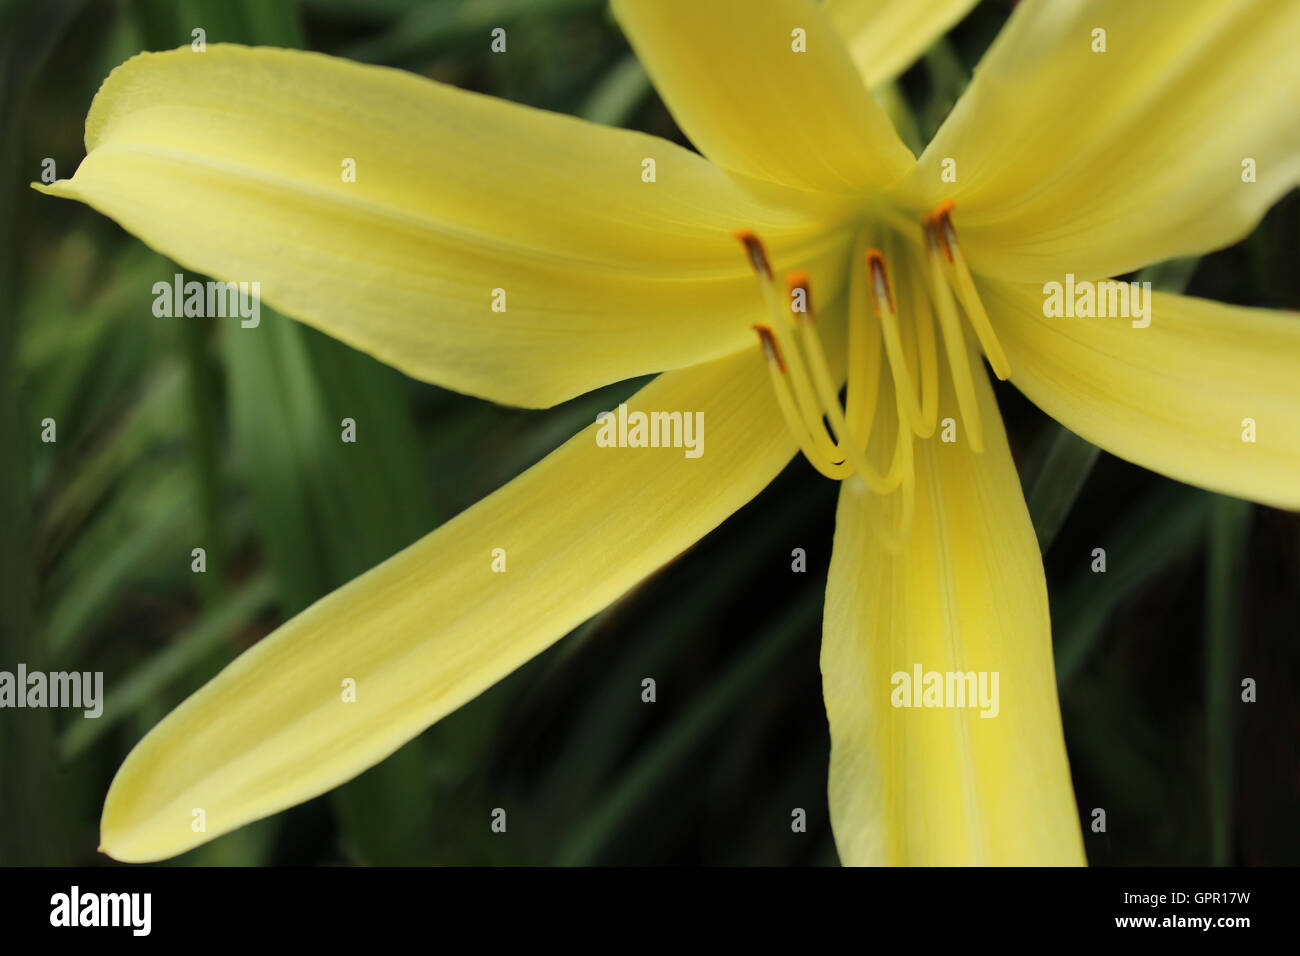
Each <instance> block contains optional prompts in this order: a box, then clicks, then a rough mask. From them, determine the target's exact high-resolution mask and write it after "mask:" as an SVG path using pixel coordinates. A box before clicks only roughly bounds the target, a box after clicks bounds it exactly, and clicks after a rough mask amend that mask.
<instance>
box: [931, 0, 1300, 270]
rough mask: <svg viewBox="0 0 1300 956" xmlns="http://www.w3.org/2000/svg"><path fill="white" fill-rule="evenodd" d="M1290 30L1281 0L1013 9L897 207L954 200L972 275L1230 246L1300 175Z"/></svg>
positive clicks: (1299, 13) (1146, 0)
mask: <svg viewBox="0 0 1300 956" xmlns="http://www.w3.org/2000/svg"><path fill="white" fill-rule="evenodd" d="M1098 30H1104V31H1105V45H1106V51H1105V52H1104V53H1101V52H1093V46H1094V44H1097V45H1098V46H1099V45H1100V40H1101V37H1100V35H1098V36H1097V37H1095V38H1094V32H1095V31H1098ZM1297 36H1300V3H1296V2H1295V0H1231V2H1226V3H1225V2H1224V0H1141V2H1136V3H1135V2H1133V0H1086V2H1085V0H1025V2H1023V3H1021V4H1020V5H1019V7H1017V8H1016V11H1015V12H1014V13H1013V14H1012V16H1011V19H1010V21H1009V22H1008V23H1007V25H1006V27H1005V28H1004V30H1003V32H1002V34H1001V35H1000V36H999V38H998V40H997V41H996V42H995V43H994V45H993V47H992V48H991V49H990V50H989V52H988V53H987V54H986V55H985V57H984V60H983V62H982V63H981V64H980V66H979V68H978V69H977V70H976V72H975V78H974V80H973V81H972V82H971V85H970V87H969V88H968V89H967V91H966V93H965V94H964V95H963V96H962V98H961V100H960V101H959V103H958V104H957V107H956V108H955V109H954V110H953V112H952V114H951V115H950V116H949V118H948V120H947V122H946V123H945V124H944V126H943V128H942V129H940V130H939V133H938V134H937V135H936V137H935V139H934V141H933V142H932V143H931V144H930V146H929V148H927V149H926V151H925V153H924V155H923V156H922V157H921V160H920V161H919V163H918V165H917V167H916V169H915V170H914V172H913V175H912V176H911V177H909V180H910V181H909V183H908V187H909V190H910V191H911V195H912V201H913V203H914V204H915V205H916V207H917V208H932V207H933V206H934V204H935V203H937V202H938V201H939V200H940V199H944V198H951V199H953V200H955V202H956V204H957V211H956V214H955V222H956V224H957V227H958V230H959V231H960V235H961V241H962V244H963V246H964V247H966V249H967V251H968V255H969V258H970V260H971V264H972V267H973V268H975V269H976V270H977V271H979V272H982V273H984V274H986V275H993V276H997V277H1000V278H1006V279H1011V280H1015V281H1024V282H1042V281H1046V280H1048V279H1053V278H1055V279H1060V278H1061V277H1062V275H1063V274H1064V273H1066V272H1073V273H1076V274H1077V275H1079V276H1080V277H1084V278H1096V277H1098V276H1111V275H1122V274H1123V273H1126V272H1130V271H1132V270H1134V269H1137V268H1139V267H1141V266H1143V265H1147V264H1149V263H1152V262H1157V261H1161V260H1164V259H1169V258H1173V257H1176V256H1180V255H1187V254H1192V253H1200V252H1206V251H1209V250H1212V249H1217V248H1220V247H1222V246H1226V245H1229V244H1231V243H1233V242H1236V241H1237V240H1239V239H1241V238H1242V237H1243V236H1245V235H1247V234H1248V233H1249V232H1250V231H1251V229H1253V228H1254V226H1255V224H1256V223H1257V222H1258V221H1259V219H1260V217H1261V216H1262V215H1263V214H1264V212H1265V211H1266V210H1267V209H1268V208H1269V206H1270V205H1272V203H1273V202H1274V201H1276V200H1277V199H1278V197H1279V196H1281V195H1282V194H1283V193H1285V192H1287V191H1288V190H1290V189H1291V188H1292V187H1294V186H1295V185H1296V183H1297V182H1300V122H1297V121H1296V103H1297V101H1298V98H1300V57H1297V56H1296V54H1295V39H1296V37H1297ZM946 159H952V160H954V161H955V163H956V170H955V171H956V177H957V178H956V182H955V183H945V182H943V181H942V178H941V173H942V171H943V163H944V161H945V160H946ZM1250 169H1253V175H1254V178H1255V181H1254V182H1246V181H1243V177H1245V178H1249V176H1248V175H1247V174H1248V171H1249V170H1250Z"/></svg>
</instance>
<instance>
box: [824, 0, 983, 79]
mask: <svg viewBox="0 0 1300 956" xmlns="http://www.w3.org/2000/svg"><path fill="white" fill-rule="evenodd" d="M975 2H976V0H927V2H925V3H917V2H916V0H827V2H826V4H825V7H824V9H825V10H826V17H827V19H829V20H830V22H831V25H832V26H833V27H835V29H836V31H837V32H838V33H839V34H840V36H841V37H843V38H844V43H845V45H847V46H848V48H849V54H850V55H851V56H852V57H853V62H854V63H855V64H856V65H857V68H858V74H859V75H860V76H861V77H862V81H863V82H864V83H866V84H867V86H870V87H875V86H879V85H880V84H882V83H887V82H888V81H890V80H892V79H893V78H894V77H896V76H898V74H900V73H902V72H903V71H904V70H906V69H907V68H908V67H909V66H910V65H911V64H912V61H913V60H915V59H916V58H917V57H919V56H920V55H921V54H922V53H924V52H925V51H926V49H927V48H928V47H929V46H930V44H932V43H933V42H934V41H935V40H937V39H938V38H939V37H941V36H943V34H944V33H946V32H947V31H948V29H949V28H950V27H951V26H952V25H953V24H954V23H956V22H957V21H958V20H960V19H961V18H962V17H964V16H965V15H966V14H967V13H968V12H969V11H970V9H971V7H973V6H975Z"/></svg>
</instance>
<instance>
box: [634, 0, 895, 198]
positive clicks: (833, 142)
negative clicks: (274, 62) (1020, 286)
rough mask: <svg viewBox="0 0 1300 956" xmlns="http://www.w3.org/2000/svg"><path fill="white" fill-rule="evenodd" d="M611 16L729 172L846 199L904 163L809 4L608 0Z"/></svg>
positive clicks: (663, 92) (839, 45)
mask: <svg viewBox="0 0 1300 956" xmlns="http://www.w3.org/2000/svg"><path fill="white" fill-rule="evenodd" d="M614 12H615V14H616V15H617V16H618V19H619V22H620V23H621V24H622V25H623V29H624V30H625V31H626V33H627V36H628V40H629V41H630V42H631V44H632V47H633V49H635V50H636V53H637V56H638V57H639V58H640V59H641V63H642V64H643V65H644V66H645V68H646V70H647V71H648V72H649V74H650V77H651V79H652V80H654V84H655V88H656V89H657V90H658V91H659V95H660V96H662V97H663V98H664V102H665V103H667V104H668V108H669V109H670V110H671V111H672V114H673V116H674V118H676V120H677V124H678V125H679V126H681V128H682V131H683V132H685V133H686V135H687V136H688V137H690V139H691V142H693V143H694V144H695V145H696V146H697V147H698V148H699V150H700V152H702V153H703V154H704V155H705V156H707V157H709V159H711V160H713V162H715V163H717V164H718V165H719V166H722V167H723V168H724V169H728V170H731V171H732V172H734V173H737V174H740V175H741V176H746V177H752V178H754V179H759V180H767V181H769V182H775V183H779V184H781V185H785V186H792V187H795V188H798V189H805V190H813V191H826V192H831V193H850V194H853V193H861V192H863V191H864V190H869V189H871V188H873V187H880V186H884V185H886V184H887V183H890V182H892V181H893V180H895V179H897V178H898V176H900V175H901V174H902V173H903V172H904V171H905V170H906V168H907V166H908V165H909V164H910V163H911V161H912V154H911V152H910V151H909V150H908V148H907V147H906V146H905V145H903V142H902V140H900V139H899V138H898V134H897V133H896V132H895V131H894V127H893V124H892V123H890V121H889V117H888V116H886V115H885V113H884V111H883V110H882V109H881V108H880V107H879V106H878V105H877V104H876V101H875V100H874V99H873V98H872V96H871V94H870V92H869V91H868V90H867V88H866V86H864V85H863V83H862V80H861V78H860V77H859V76H858V74H857V70H856V68H855V67H854V65H853V61H852V60H851V59H850V57H849V53H848V50H847V49H846V48H845V46H844V41H843V40H841V39H840V37H839V36H838V34H836V32H835V30H834V28H833V27H832V26H831V25H830V23H828V22H827V20H826V15H825V14H824V13H823V12H822V11H821V9H820V7H819V6H818V5H817V4H816V3H814V2H813V0H763V2H762V3H754V2H752V0H708V2H700V0H655V2H653V3H647V2H644V0H614ZM798 31H802V41H801V40H800V36H801V35H800V34H799V32H798ZM801 42H802V45H803V51H802V52H800V51H798V49H797V47H799V46H800V44H801Z"/></svg>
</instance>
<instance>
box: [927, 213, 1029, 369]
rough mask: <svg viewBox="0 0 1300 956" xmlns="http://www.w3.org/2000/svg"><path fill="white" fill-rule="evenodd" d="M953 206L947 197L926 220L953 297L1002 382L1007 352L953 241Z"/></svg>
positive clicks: (955, 232)
mask: <svg viewBox="0 0 1300 956" xmlns="http://www.w3.org/2000/svg"><path fill="white" fill-rule="evenodd" d="M955 207H956V204H955V203H954V202H953V201H952V200H947V201H946V202H944V203H942V204H941V205H940V206H939V207H938V209H936V210H935V212H934V214H933V215H932V216H931V217H930V221H931V223H932V224H933V226H934V230H935V232H936V233H937V234H938V236H939V239H940V241H941V242H942V243H943V250H944V252H945V253H946V254H947V259H948V263H949V267H948V269H947V270H946V271H947V273H948V276H949V278H950V279H951V280H952V283H953V285H954V287H955V288H956V290H957V297H958V298H959V299H960V300H961V305H962V308H963V309H964V310H965V311H966V317H967V318H968V319H970V324H971V328H973V329H974V330H975V335H976V337H978V338H979V340H980V345H981V346H982V347H983V349H984V354H985V355H986V356H987V357H988V360H989V365H990V366H991V367H992V369H993V374H994V375H996V376H997V377H998V378H1000V379H1002V381H1004V382H1005V381H1006V380H1007V379H1008V378H1010V377H1011V364H1010V363H1009V362H1008V361H1007V354H1006V352H1004V351H1003V350H1002V343H1001V342H999V341H998V337H997V335H996V333H994V331H993V326H992V324H991V323H990V322H989V316H988V313H987V312H986V311H985V310H984V303H983V301H981V299H980V295H979V291H978V290H977V289H976V288H975V279H974V277H973V276H972V275H971V271H970V267H969V266H968V265H967V264H966V257H965V256H964V255H963V254H962V251H961V245H960V244H959V243H958V242H957V230H956V229H954V228H953V225H952V210H953V209H954V208H955Z"/></svg>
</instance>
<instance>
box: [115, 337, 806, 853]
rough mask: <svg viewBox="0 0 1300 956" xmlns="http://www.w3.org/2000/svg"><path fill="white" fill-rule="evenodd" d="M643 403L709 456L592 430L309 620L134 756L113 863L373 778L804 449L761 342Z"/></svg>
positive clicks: (121, 778)
mask: <svg viewBox="0 0 1300 956" xmlns="http://www.w3.org/2000/svg"><path fill="white" fill-rule="evenodd" d="M629 404H630V406H631V409H632V410H633V411H635V410H638V409H640V410H647V411H680V412H691V413H702V414H703V420H704V429H703V435H702V437H703V445H702V446H701V447H702V451H703V453H702V454H701V455H700V456H699V457H697V458H688V457H686V454H685V453H686V449H685V448H609V447H597V444H596V437H595V432H596V427H595V426H592V427H591V428H588V429H586V430H585V431H583V432H581V433H580V434H578V435H577V436H576V437H574V438H573V439H571V440H570V441H569V442H568V443H567V444H565V445H564V446H562V447H561V448H560V449H558V450H557V451H555V452H554V453H553V454H551V455H550V456H549V457H547V458H546V459H544V460H543V461H542V462H540V463H539V464H538V465H536V466H534V467H533V468H532V469H530V470H529V471H527V472H525V473H524V474H523V475H522V476H520V477H519V478H517V479H515V480H514V481H513V482H511V483H510V484H508V485H506V486H505V487H504V488H502V489H501V490H500V491H498V492H496V493H495V494H493V495H491V496H489V497H488V498H485V499H484V500H483V501H481V502H479V503H478V504H477V505H475V506H474V507H472V508H470V509H469V510H468V511H466V512H464V513H463V514H461V515H460V516H459V517H457V518H455V519H453V520H452V521H450V522H448V523H447V524H446V525H444V526H443V527H441V528H439V529H438V530H437V531H435V532H433V533H432V534H430V535H428V536H427V537H425V538H423V539H422V540H420V541H418V542H417V543H416V544H414V545H412V546H411V547H409V548H407V549H406V550H404V551H402V552H400V553H398V554H397V555H395V556H394V557H392V558H390V559H389V560H388V561H386V562H384V563H383V564H381V565H379V566H378V567H376V568H374V569H372V570H371V571H369V572H368V573H366V574H364V575H362V576H361V577H359V578H357V579H356V580H354V581H352V582H351V583H350V584H348V585H346V586H345V587H343V588H341V589H340V590H338V591H336V592H334V593H333V594H331V595H329V596H328V597H326V598H324V599H323V600H321V601H319V602H318V603H316V604H315V605H313V606H312V607H310V608H308V609H307V610H306V611H304V612H303V613H302V614H300V615H298V616H297V617H295V618H293V619H292V620H291V621H289V622H288V623H287V624H285V625H284V626H282V627H281V628H280V629H279V630H277V631H276V632H275V633H274V634H272V635H271V636H269V637H267V638H265V639H263V640H262V641H261V642H259V643H258V644H256V645H255V646H254V647H253V648H252V649H251V650H249V651H247V652H246V653H245V654H243V655H242V656H241V657H239V658H238V659H237V660H236V661H234V662H233V663H232V664H230V665H229V666H228V667H227V668H226V669H225V670H224V671H222V672H221V673H220V674H219V675H217V677H216V678H214V679H213V680H212V681H211V682H210V683H208V684H207V685H206V686H205V687H203V688H202V689H201V690H199V691H198V692H197V693H196V694H194V696H192V697H190V698H189V699H188V700H186V701H185V702H184V703H183V704H181V705H180V707H178V708H177V709H176V710H175V711H174V712H173V713H172V714H171V715H170V716H169V717H167V718H166V719H165V720H164V721H163V722H162V723H161V724H159V725H158V726H157V727H155V728H154V729H153V730H152V731H151V732H150V733H149V734H148V735H147V736H146V737H145V738H144V739H143V740H142V741H141V742H140V743H139V745H137V747H136V748H135V749H134V750H133V751H132V752H131V753H130V755H129V756H128V757H127V759H126V762H125V763H124V764H123V765H122V768H121V769H120V770H119V771H118V774H117V777H116V778H115V779H114V781H113V784H112V786H111V788H110V789H109V793H108V798H107V801H106V802H105V805H104V816H103V820H102V824H101V830H102V842H103V849H104V851H105V852H106V853H108V854H109V855H110V856H113V857H114V858H116V859H119V860H126V861H132V862H137V861H144V860H157V859H162V858H164V857H169V856H173V855H175V854H177V853H181V852H183V851H184V850H187V849H189V848H191V847H194V846H196V845H198V844H200V843H203V842H205V841H206V840H210V839H212V838H214V837H216V836H218V835H220V834H222V833H226V832H228V831H230V830H233V829H235V828H236V827H239V826H242V825H243V824H246V823H248V822H250V821H252V820H256V819H258V818H260V817H264V816H267V815H269V814H272V813H276V812H278V811H280V810H283V809H284V808H286V807H289V806H292V805H294V804H296V803H300V802H302V801H304V800H307V799H309V798H311V797H313V796H316V795H317V794H320V793H323V792H324V791H326V790H329V789H330V788H331V787H334V786H337V785H338V784H340V783H343V782H344V781H346V780H348V779H350V778H351V777H353V776H355V775H357V774H359V773H360V772H361V771H363V770H365V769H366V768H367V767H370V766H371V765H373V764H375V763H377V762H379V761H380V760H382V759H383V758H384V757H386V756H387V755H388V754H390V753H392V752H393V751H394V750H396V749H397V748H398V747H400V746H401V745H402V744H403V743H405V742H406V741H407V740H410V739H411V738H412V737H414V736H415V735H416V734H418V733H419V732H420V731H422V730H423V729H424V728H426V727H427V726H429V725H430V724H432V723H433V722H434V721H436V720H438V719H439V718H441V717H442V716H444V715H445V714H447V713H449V712H450V711H452V710H454V709H456V708H457V707H459V706H460V705H461V704H463V703H465V702H466V701H467V700H469V699H471V698H473V697H474V696H476V695H477V694H479V693H480V692H481V691H483V690H484V689H485V688H487V687H489V686H490V685H491V684H493V683H494V682H496V681H497V680H499V679H500V678H501V677H503V676H504V675H506V674H508V673H509V672H510V671H512V670H514V669H515V668H516V667H518V666H519V665H520V664H522V663H524V662H525V661H527V660H528V659H529V658H531V657H533V656H534V655H535V654H537V653H539V652H540V651H542V650H544V649H545V648H546V647H547V646H549V645H550V644H551V643H552V642H554V641H555V640H556V639H557V638H559V637H560V636H562V635H563V634H565V633H566V632H568V631H569V630H570V629H572V628H573V627H574V626H576V625H577V624H579V623H580V622H582V621H583V620H585V619H586V618H588V617H590V616H591V615H592V614H594V613H595V612H596V611H598V610H600V609H601V608H603V607H605V606H606V605H608V604H609V603H610V602H611V601H613V600H614V599H615V598H617V597H618V596H619V595H621V594H622V593H624V592H625V591H627V590H628V589H629V588H630V587H632V586H633V585H635V584H636V583H637V582H639V581H640V580H641V579H642V578H644V577H645V576H646V575H648V574H650V573H651V572H652V571H654V570H655V569H657V568H659V567H660V566H662V565H663V564H664V563H665V562H667V561H669V560H671V559H672V558H674V557H676V556H677V555H678V554H680V553H681V552H682V551H683V550H685V549H686V548H687V547H689V546H690V545H691V544H692V543H694V542H695V541H696V540H697V539H699V538H700V537H701V536H703V535H704V534H706V533H708V532H709V531H710V530H711V529H712V528H713V527H715V526H716V525H717V524H719V523H720V522H721V521H723V520H724V519H725V518H726V517H727V516H728V515H730V514H731V513H732V512H734V511H735V510H736V509H737V508H739V507H740V506H741V505H743V504H744V503H745V502H747V501H748V500H749V499H750V498H752V497H753V496H754V495H755V494H757V493H758V492H759V491H760V490H761V489H762V488H763V487H764V485H766V484H767V482H768V481H769V480H771V479H772V478H773V477H774V476H775V475H776V474H777V472H779V471H780V469H781V468H782V467H784V465H785V464H786V463H787V462H788V461H789V460H790V458H791V457H792V455H793V453H794V450H795V446H794V442H793V440H792V439H791V438H790V437H789V435H788V434H787V432H786V429H785V426H784V424H783V423H782V421H781V416H780V412H779V411H778V409H777V407H776V402H775V400H774V399H773V397H772V395H771V389H770V385H769V384H768V377H767V370H766V367H765V365H764V362H763V360H762V358H761V357H760V355H759V352H758V348H757V345H756V346H755V347H754V348H753V349H752V350H750V351H748V352H746V353H745V354H743V355H738V356H734V357H731V358H728V359H723V360H720V361H718V362H714V363H710V364H708V365H705V366H700V367H698V368H693V369H686V370H681V371H677V372H669V373H666V374H665V375H663V376H660V377H659V378H658V379H656V380H655V381H654V382H652V383H650V384H649V385H648V386H646V387H645V388H644V389H642V390H641V391H640V392H638V393H637V395H636V396H634V398H633V399H631V400H630V402H629ZM697 434H698V433H697ZM496 549H501V552H500V553H497V552H496ZM502 553H503V556H502ZM495 558H500V559H501V560H504V562H505V564H504V567H505V571H504V572H501V573H498V572H494V571H493V562H494V559H495ZM349 679H351V680H353V681H355V687H356V702H355V703H344V702H343V700H342V698H341V690H342V686H343V682H344V681H347V680H349ZM198 809H201V810H203V811H204V814H205V816H206V832H203V833H196V832H194V831H193V829H192V828H191V825H192V822H193V819H194V818H193V816H192V815H193V813H194V811H195V810H198Z"/></svg>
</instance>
